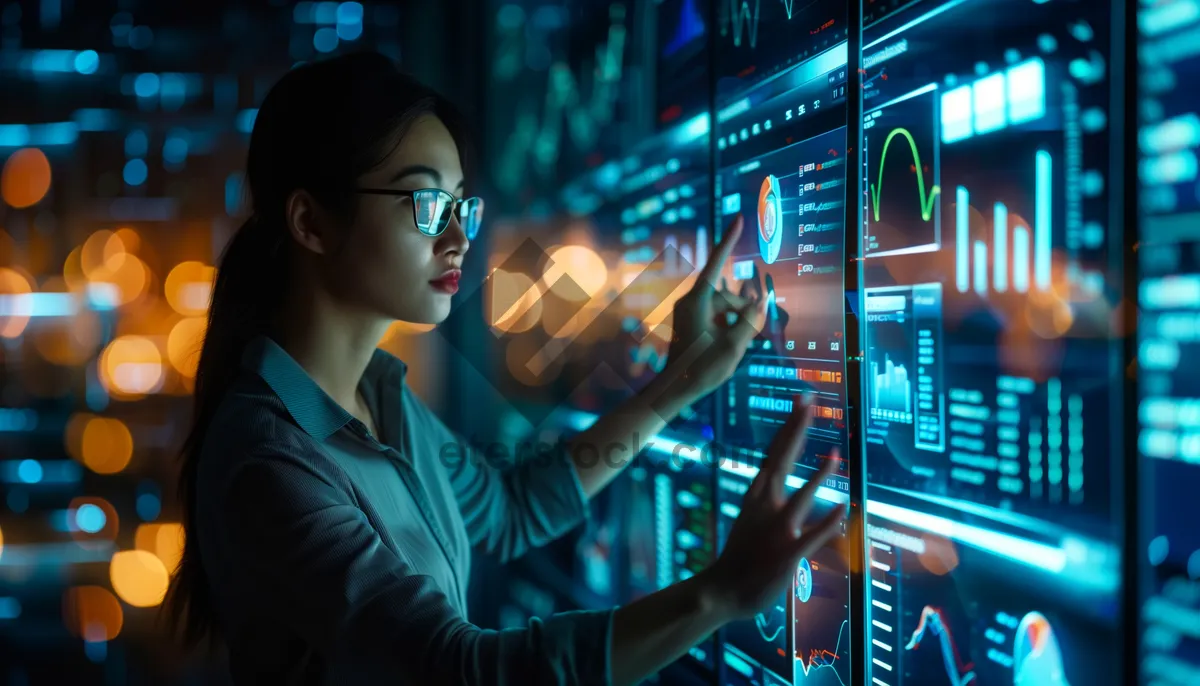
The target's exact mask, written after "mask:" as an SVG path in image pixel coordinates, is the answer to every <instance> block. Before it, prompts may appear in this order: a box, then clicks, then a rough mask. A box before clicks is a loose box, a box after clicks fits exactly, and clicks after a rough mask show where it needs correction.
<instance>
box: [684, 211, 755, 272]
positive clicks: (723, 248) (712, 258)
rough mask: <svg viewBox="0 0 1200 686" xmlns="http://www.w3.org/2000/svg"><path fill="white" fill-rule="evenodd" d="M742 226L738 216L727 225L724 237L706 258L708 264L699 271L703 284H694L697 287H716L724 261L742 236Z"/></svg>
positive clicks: (741, 219)
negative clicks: (705, 285) (706, 285)
mask: <svg viewBox="0 0 1200 686" xmlns="http://www.w3.org/2000/svg"><path fill="white" fill-rule="evenodd" d="M744 224H745V220H744V219H743V218H742V215H740V214H739V215H738V216H737V217H735V218H734V220H733V221H732V222H730V223H729V228H727V229H725V235H724V236H722V237H721V243H720V244H719V245H717V249H716V250H714V251H713V252H712V254H711V255H709V256H708V262H707V263H705V265H704V268H703V269H701V270H700V278H701V279H702V280H703V283H701V282H699V281H698V282H697V283H696V285H697V286H703V285H704V284H708V285H709V286H712V287H714V288H715V287H716V284H717V282H718V281H719V276H720V274H721V269H722V268H723V267H724V266H725V261H726V260H728V259H729V253H731V252H733V246H734V244H735V243H737V240H738V237H739V236H741V235H742V226H743V225H744Z"/></svg>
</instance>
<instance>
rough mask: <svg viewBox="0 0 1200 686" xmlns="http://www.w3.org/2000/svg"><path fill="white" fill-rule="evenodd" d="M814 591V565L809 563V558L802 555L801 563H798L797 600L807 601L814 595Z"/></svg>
mask: <svg viewBox="0 0 1200 686" xmlns="http://www.w3.org/2000/svg"><path fill="white" fill-rule="evenodd" d="M812 591H813V578H812V565H811V564H809V562H808V558H806V557H802V558H800V564H798V565H796V600H799V601H800V602H802V603H807V602H808V599H809V598H811V597H812Z"/></svg>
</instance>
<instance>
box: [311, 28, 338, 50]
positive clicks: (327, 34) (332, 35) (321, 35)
mask: <svg viewBox="0 0 1200 686" xmlns="http://www.w3.org/2000/svg"><path fill="white" fill-rule="evenodd" d="M337 46H338V34H337V31H336V30H334V29H331V28H323V29H317V32H316V33H314V34H313V47H314V48H316V49H317V52H333V51H334V50H336V49H337Z"/></svg>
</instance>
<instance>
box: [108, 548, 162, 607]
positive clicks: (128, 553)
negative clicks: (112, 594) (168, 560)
mask: <svg viewBox="0 0 1200 686" xmlns="http://www.w3.org/2000/svg"><path fill="white" fill-rule="evenodd" d="M108 570H109V577H110V579H111V581H112V587H113V590H114V591H116V592H117V596H119V597H120V598H121V600H124V601H125V602H126V603H129V604H130V605H132V606H134V607H154V606H155V605H159V604H161V603H162V601H163V598H164V597H166V595H167V587H168V586H169V585H170V575H169V574H168V573H167V568H166V566H165V565H164V564H163V561H162V560H160V559H159V558H158V556H157V555H155V554H154V553H151V552H149V551H146V550H122V551H120V552H117V553H114V554H113V557H112V562H111V563H110V564H109V568H108Z"/></svg>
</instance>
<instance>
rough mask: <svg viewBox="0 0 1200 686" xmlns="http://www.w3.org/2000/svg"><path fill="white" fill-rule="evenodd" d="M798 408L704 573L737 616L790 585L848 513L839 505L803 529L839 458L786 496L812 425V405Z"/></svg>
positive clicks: (751, 611)
mask: <svg viewBox="0 0 1200 686" xmlns="http://www.w3.org/2000/svg"><path fill="white" fill-rule="evenodd" d="M794 408H795V409H794V410H793V412H792V415H791V416H790V417H789V418H788V421H787V423H786V424H784V426H783V427H782V428H781V429H780V430H779V432H778V433H777V434H775V438H774V439H773V440H772V442H771V446H770V448H769V449H768V451H767V456H766V459H764V460H763V463H762V466H761V468H760V469H759V472H758V476H757V477H755V479H754V481H753V482H752V483H751V484H750V488H749V490H748V491H747V492H746V497H745V499H744V500H743V501H742V508H741V513H740V514H739V515H738V518H737V520H736V521H734V523H733V528H732V529H731V530H730V532H729V538H728V539H727V540H726V542H725V549H724V551H722V553H721V556H720V557H719V558H718V559H717V561H716V562H715V563H713V566H712V567H710V568H709V569H708V570H706V571H705V572H703V573H704V574H707V575H709V576H710V579H709V581H710V583H711V584H712V585H713V586H715V587H716V588H719V589H721V593H722V595H723V596H724V597H725V599H726V602H727V603H728V604H729V607H730V608H731V611H732V613H733V614H734V615H735V616H737V617H741V618H748V617H752V616H753V615H754V614H755V613H757V612H760V611H762V609H763V608H765V607H767V606H769V605H770V604H771V603H772V602H774V601H775V599H776V598H778V597H779V596H780V595H781V594H782V593H783V592H784V591H785V590H786V589H787V588H788V586H789V584H791V580H792V575H793V574H794V573H795V570H796V565H797V563H798V562H799V560H800V558H802V557H807V556H808V555H811V554H812V553H813V552H815V551H816V550H818V549H820V548H821V547H822V546H823V545H825V543H826V542H827V541H829V539H830V538H831V537H832V536H834V535H835V534H836V533H838V531H839V530H840V529H841V524H842V520H843V519H844V517H845V509H844V508H842V507H837V508H835V509H834V510H833V511H832V512H830V513H829V514H828V515H826V516H825V517H822V518H821V519H820V520H819V521H817V522H815V523H813V524H812V525H810V526H804V523H805V519H806V518H807V517H808V513H809V511H810V510H812V505H813V497H814V495H815V493H816V491H817V488H818V487H819V486H820V485H821V484H822V483H823V482H824V481H825V479H826V477H828V476H829V475H830V474H831V473H833V470H834V467H835V466H836V464H837V457H836V455H835V456H832V457H831V458H830V459H828V460H827V461H826V462H825V464H824V465H822V467H821V469H820V471H818V472H817V473H816V474H814V475H813V477H812V478H811V479H810V480H809V481H808V483H806V484H804V486H803V487H802V488H801V489H800V490H798V491H796V492H795V493H793V494H792V495H791V496H790V497H786V496H785V484H786V482H787V477H788V474H790V473H791V469H792V464H793V463H794V462H795V458H796V456H797V455H799V454H801V452H802V451H803V449H804V443H805V440H806V434H807V432H808V427H809V425H810V424H811V423H812V405H810V404H808V403H801V402H796V403H795V404H794Z"/></svg>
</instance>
